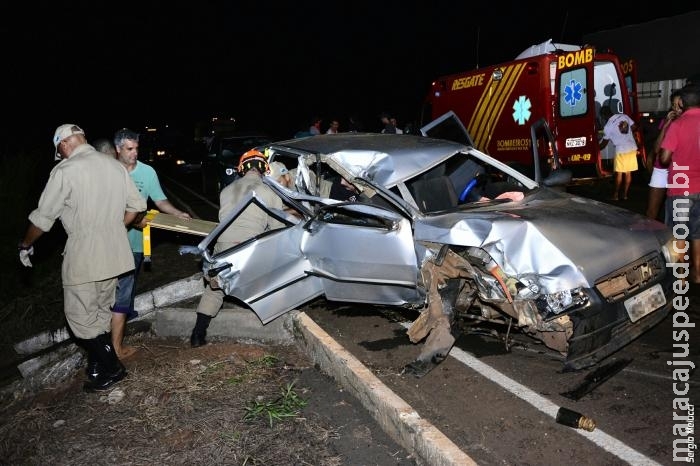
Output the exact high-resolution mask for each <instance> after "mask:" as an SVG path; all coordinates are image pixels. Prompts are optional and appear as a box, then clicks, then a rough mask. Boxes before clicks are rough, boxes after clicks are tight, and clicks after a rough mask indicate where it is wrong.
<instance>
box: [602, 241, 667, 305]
mask: <svg viewBox="0 0 700 466" xmlns="http://www.w3.org/2000/svg"><path fill="white" fill-rule="evenodd" d="M665 274H666V267H665V263H664V259H663V257H662V256H661V254H660V253H658V252H653V253H651V254H648V255H646V256H644V257H642V258H641V259H638V260H636V261H634V262H632V263H630V264H627V265H626V266H624V267H623V268H621V269H619V270H616V271H615V272H612V273H610V274H608V275H606V276H604V277H602V278H600V279H598V280H597V281H596V283H595V287H596V289H597V290H598V292H600V294H601V295H603V297H604V298H605V299H606V300H607V301H608V302H609V303H614V302H617V301H620V300H622V299H626V298H628V297H629V296H631V295H633V294H635V293H637V292H638V291H639V290H640V289H642V288H645V287H646V286H647V285H648V284H649V283H652V282H656V281H658V280H660V279H661V278H663V277H664V275H665Z"/></svg>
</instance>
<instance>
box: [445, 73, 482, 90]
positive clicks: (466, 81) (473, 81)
mask: <svg viewBox="0 0 700 466" xmlns="http://www.w3.org/2000/svg"><path fill="white" fill-rule="evenodd" d="M484 76H486V74H485V73H481V74H475V75H474V76H465V77H463V78H458V79H455V80H454V82H452V90H453V91H456V90H459V89H466V88H468V87H474V86H482V85H483V84H484Z"/></svg>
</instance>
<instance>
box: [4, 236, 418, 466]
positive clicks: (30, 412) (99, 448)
mask: <svg viewBox="0 0 700 466" xmlns="http://www.w3.org/2000/svg"><path fill="white" fill-rule="evenodd" d="M164 236H165V235H164ZM184 236H187V235H184ZM167 239H168V241H166V240H165V238H162V240H161V241H160V242H159V243H158V244H156V245H154V250H153V263H152V266H151V267H150V270H149V271H144V272H142V275H141V278H140V280H139V283H138V289H137V291H138V292H142V291H144V290H148V289H152V288H154V287H157V286H160V285H163V284H166V283H170V282H172V281H174V280H177V279H180V278H184V277H188V276H191V275H192V274H193V273H196V272H197V271H198V264H197V263H196V260H195V259H194V256H180V255H179V254H177V247H178V245H179V244H183V243H186V242H187V241H186V239H183V238H180V237H179V236H178V235H172V236H167ZM189 240H190V242H192V241H191V238H190V239H189ZM126 342H127V343H128V344H130V345H132V346H136V347H138V348H139V351H138V352H137V353H136V354H135V355H134V356H132V357H130V358H128V359H126V360H125V361H123V362H124V364H125V366H126V367H127V370H128V376H127V377H126V378H125V379H124V380H123V381H121V382H120V383H118V384H117V385H115V387H114V389H113V390H111V391H109V392H108V393H105V394H88V393H84V392H83V391H82V382H83V380H84V377H85V375H84V367H80V368H76V372H75V375H74V376H73V377H72V378H71V379H70V380H68V381H66V382H64V383H62V384H60V385H58V386H54V387H49V388H47V389H44V390H41V391H40V392H38V393H35V394H25V395H23V396H17V397H12V396H6V397H5V399H2V400H0V439H1V440H0V465H47V464H51V465H57V466H58V465H77V464H90V465H114V464H119V465H124V464H130V465H153V464H168V465H190V464H196V465H199V464H226V465H234V464H235V465H244V464H245V465H254V464H255V465H263V464H264V465H269V464H275V465H346V464H348V465H349V464H353V465H354V464H362V465H403V466H408V465H413V464H416V462H415V460H414V459H413V458H412V457H411V456H410V455H409V454H408V453H407V452H406V451H405V450H404V449H403V448H401V447H400V446H398V445H397V444H396V443H395V442H394V441H393V440H392V439H391V438H390V437H389V436H387V435H386V434H385V433H384V432H383V431H382V430H381V428H379V426H378V425H377V424H376V423H375V422H374V420H373V419H372V417H371V416H370V414H369V413H368V412H367V410H366V409H365V408H364V407H362V405H361V404H360V403H359V402H358V401H357V400H356V399H355V398H354V397H353V396H352V395H350V394H349V393H346V392H345V391H344V390H343V389H342V387H340V386H339V385H337V384H336V382H335V381H334V380H333V379H331V378H330V377H328V376H326V375H325V374H323V373H321V372H320V371H319V370H318V369H316V368H315V367H313V364H312V363H311V362H310V361H309V359H308V358H307V357H306V355H304V354H302V353H301V352H300V351H299V349H298V348H297V347H295V346H278V347H272V346H267V345H255V344H241V343H237V342H232V341H212V342H210V344H208V345H206V346H204V347H200V348H191V347H190V345H189V341H187V340H185V339H162V338H155V337H154V336H152V335H149V334H147V333H146V334H137V335H129V336H127V339H126ZM276 415H279V417H275V416H276ZM271 416H272V417H271Z"/></svg>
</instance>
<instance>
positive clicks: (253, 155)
mask: <svg viewBox="0 0 700 466" xmlns="http://www.w3.org/2000/svg"><path fill="white" fill-rule="evenodd" d="M251 168H255V169H257V170H258V171H259V172H260V173H261V174H263V175H264V174H265V173H267V172H268V171H269V170H270V167H269V165H268V164H267V158H266V157H265V155H264V154H263V153H262V152H260V151H259V150H256V149H251V150H249V151H248V152H246V153H245V154H243V155H241V160H240V161H239V162H238V173H240V174H241V175H245V174H246V173H248V170H250V169H251Z"/></svg>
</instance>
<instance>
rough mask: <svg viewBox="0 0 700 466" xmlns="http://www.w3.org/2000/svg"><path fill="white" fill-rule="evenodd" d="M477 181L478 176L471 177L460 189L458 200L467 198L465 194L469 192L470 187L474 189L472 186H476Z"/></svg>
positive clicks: (461, 200)
mask: <svg viewBox="0 0 700 466" xmlns="http://www.w3.org/2000/svg"><path fill="white" fill-rule="evenodd" d="M478 182H479V179H478V176H475V177H474V178H472V179H471V181H470V182H469V183H467V185H466V186H465V187H464V189H463V190H462V194H460V195H459V202H464V201H465V200H466V199H467V196H468V195H469V193H470V192H471V190H472V189H474V186H476V183H478Z"/></svg>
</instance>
